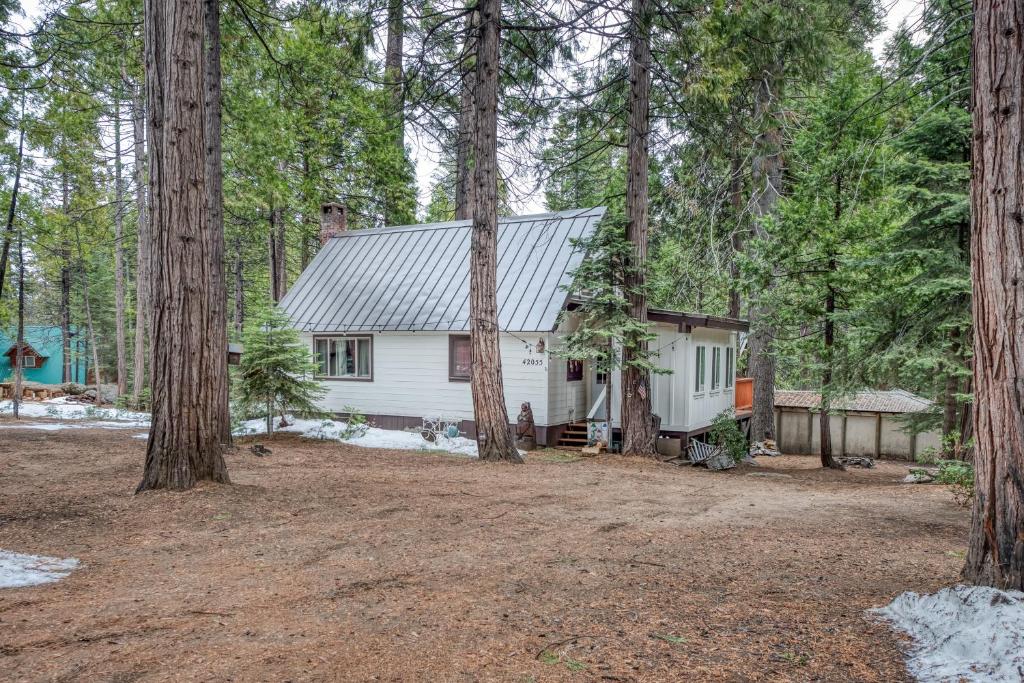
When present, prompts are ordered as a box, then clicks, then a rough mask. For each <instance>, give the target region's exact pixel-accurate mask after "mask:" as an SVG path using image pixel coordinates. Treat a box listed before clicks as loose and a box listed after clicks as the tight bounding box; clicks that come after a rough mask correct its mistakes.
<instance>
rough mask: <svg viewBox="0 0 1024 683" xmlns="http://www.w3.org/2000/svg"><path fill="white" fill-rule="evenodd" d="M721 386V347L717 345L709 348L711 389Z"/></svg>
mask: <svg viewBox="0 0 1024 683" xmlns="http://www.w3.org/2000/svg"><path fill="white" fill-rule="evenodd" d="M721 387H722V349H721V348H720V347H718V346H716V347H714V348H712V349H711V391H718V390H719V389H720V388H721Z"/></svg>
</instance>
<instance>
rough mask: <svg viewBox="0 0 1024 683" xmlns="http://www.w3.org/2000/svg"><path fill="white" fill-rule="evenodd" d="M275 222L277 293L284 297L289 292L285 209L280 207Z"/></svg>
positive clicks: (281, 297)
mask: <svg viewBox="0 0 1024 683" xmlns="http://www.w3.org/2000/svg"><path fill="white" fill-rule="evenodd" d="M274 224H275V225H276V227H277V230H276V232H275V234H274V239H275V240H276V242H275V247H274V252H275V253H276V254H277V273H276V276H277V295H278V297H279V298H280V299H283V298H284V295H285V294H287V293H288V252H287V248H286V242H285V237H286V234H287V233H286V229H287V226H286V225H285V222H284V209H283V208H278V209H277V212H276V216H274Z"/></svg>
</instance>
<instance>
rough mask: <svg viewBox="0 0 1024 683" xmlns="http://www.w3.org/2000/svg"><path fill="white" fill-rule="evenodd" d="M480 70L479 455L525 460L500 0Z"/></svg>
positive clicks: (475, 253)
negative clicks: (503, 339)
mask: <svg viewBox="0 0 1024 683" xmlns="http://www.w3.org/2000/svg"><path fill="white" fill-rule="evenodd" d="M479 7H480V27H479V31H478V34H477V36H478V37H477V45H478V53H477V65H476V67H477V72H476V94H475V97H474V100H475V101H476V108H477V109H476V113H477V117H478V118H477V122H476V126H475V128H476V133H477V135H476V146H475V147H476V149H475V151H476V154H475V158H476V165H475V167H474V177H475V181H476V189H475V191H476V208H475V210H474V211H473V236H472V242H471V252H470V279H469V317H470V326H469V329H470V337H471V342H470V343H471V347H472V354H473V378H472V382H471V387H472V391H473V416H474V418H475V420H476V431H477V435H476V440H477V448H478V450H479V453H480V459H481V460H507V461H510V462H522V461H523V459H522V457H521V456H520V455H519V451H518V450H517V449H516V446H515V442H514V441H513V439H512V430H511V429H510V428H509V420H508V412H507V411H506V409H505V387H504V381H503V379H502V373H501V348H500V343H499V341H500V338H499V335H500V330H499V329H498V296H497V267H498V52H499V46H500V41H501V0H480V3H479Z"/></svg>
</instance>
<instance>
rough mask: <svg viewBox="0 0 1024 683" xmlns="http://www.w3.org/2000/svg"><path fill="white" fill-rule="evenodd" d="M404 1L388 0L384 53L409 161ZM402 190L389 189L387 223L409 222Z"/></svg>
mask: <svg viewBox="0 0 1024 683" xmlns="http://www.w3.org/2000/svg"><path fill="white" fill-rule="evenodd" d="M402 2H403V0H388V37H387V41H388V42H387V48H386V51H385V55H384V81H385V84H386V87H387V88H388V90H389V91H390V95H391V119H392V124H391V125H392V126H393V128H394V130H393V131H392V135H393V136H394V143H395V148H396V153H397V155H398V158H399V159H400V160H401V161H402V163H403V164H404V163H405V74H404V72H403V66H402V51H403V48H404V44H403V43H404V38H405V11H404V7H403V4H402ZM398 199H399V193H397V192H395V191H393V190H392V191H389V192H387V193H386V197H385V202H384V224H385V225H400V224H402V223H405V222H408V221H406V220H404V219H405V218H406V217H405V216H403V215H402V213H401V211H400V208H399V206H398Z"/></svg>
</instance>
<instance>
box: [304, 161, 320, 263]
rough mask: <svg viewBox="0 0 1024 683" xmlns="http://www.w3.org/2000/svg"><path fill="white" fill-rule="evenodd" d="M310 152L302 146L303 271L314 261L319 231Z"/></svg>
mask: <svg viewBox="0 0 1024 683" xmlns="http://www.w3.org/2000/svg"><path fill="white" fill-rule="evenodd" d="M309 176H310V171H309V150H307V149H306V146H305V144H304V145H303V146H302V206H303V207H304V209H303V211H302V244H301V246H300V247H299V264H300V267H301V269H302V270H303V271H305V270H306V266H308V265H309V262H310V261H311V260H312V259H313V251H312V247H313V243H314V242H317V231H318V230H319V213H318V212H317V211H316V210H315V207H316V206H317V200H316V197H315V196H314V195H313V189H312V186H311V183H310V180H309Z"/></svg>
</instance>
